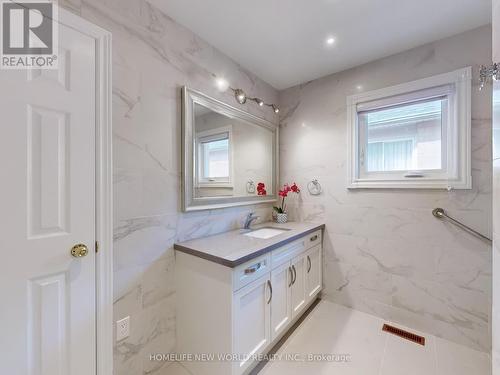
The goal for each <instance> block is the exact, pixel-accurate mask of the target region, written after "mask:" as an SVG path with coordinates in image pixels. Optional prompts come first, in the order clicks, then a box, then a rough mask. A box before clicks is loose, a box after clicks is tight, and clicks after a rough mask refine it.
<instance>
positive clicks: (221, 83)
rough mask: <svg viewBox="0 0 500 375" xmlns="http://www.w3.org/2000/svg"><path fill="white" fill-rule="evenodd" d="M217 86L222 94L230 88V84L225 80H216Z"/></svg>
mask: <svg viewBox="0 0 500 375" xmlns="http://www.w3.org/2000/svg"><path fill="white" fill-rule="evenodd" d="M215 85H216V86H217V89H218V90H219V91H221V92H224V91H226V90H227V89H228V88H229V82H228V81H226V80H225V79H224V78H217V79H216V80H215Z"/></svg>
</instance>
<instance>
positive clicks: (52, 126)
mask: <svg viewBox="0 0 500 375" xmlns="http://www.w3.org/2000/svg"><path fill="white" fill-rule="evenodd" d="M59 38H60V54H59V69H58V70H54V71H51V70H31V71H24V70H1V71H0V103H1V104H0V106H1V114H2V122H1V126H0V163H1V168H0V171H1V172H0V173H1V174H2V179H1V181H2V184H1V186H0V207H1V208H2V212H1V216H0V228H1V235H0V251H1V254H2V263H1V264H2V265H1V266H0V267H1V272H0V298H1V301H2V306H1V308H0V332H1V334H0V358H1V360H0V373H1V374H12V375H14V374H15V375H92V374H95V371H96V370H95V369H96V358H95V356H96V353H95V350H96V339H95V337H96V332H95V331H96V324H95V277H94V273H95V249H94V242H95V212H94V211H95V209H94V207H95V197H94V190H95V182H94V178H95V177H94V176H95V161H94V158H95V156H94V155H95V79H96V75H95V41H94V39H92V38H90V37H88V36H86V35H84V34H81V33H79V32H77V31H75V30H73V29H71V28H68V27H65V26H63V25H60V27H59ZM76 244H84V245H86V246H87V247H88V254H87V255H86V256H85V257H81V258H76V257H73V256H72V255H71V254H70V250H71V248H72V247H73V246H74V245H76Z"/></svg>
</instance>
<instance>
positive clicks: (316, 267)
mask: <svg viewBox="0 0 500 375" xmlns="http://www.w3.org/2000/svg"><path fill="white" fill-rule="evenodd" d="M321 268H322V264H321V245H317V246H315V247H313V248H312V249H310V250H308V251H307V253H306V299H307V302H310V301H311V300H312V299H313V298H314V297H315V296H316V295H317V294H318V292H319V291H320V290H321V272H322V269H321Z"/></svg>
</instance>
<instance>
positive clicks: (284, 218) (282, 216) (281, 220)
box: [274, 212, 288, 224]
mask: <svg viewBox="0 0 500 375" xmlns="http://www.w3.org/2000/svg"><path fill="white" fill-rule="evenodd" d="M274 220H276V222H277V223H278V224H283V223H286V222H287V221H288V214H287V213H286V212H285V213H284V214H278V213H277V214H276V216H275V217H274Z"/></svg>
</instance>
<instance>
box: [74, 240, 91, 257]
mask: <svg viewBox="0 0 500 375" xmlns="http://www.w3.org/2000/svg"><path fill="white" fill-rule="evenodd" d="M88 253H89V249H88V248H87V246H85V245H84V244H82V243H79V244H78V245H75V246H73V247H72V248H71V255H72V256H74V257H75V258H83V257H85V256H87V254H88Z"/></svg>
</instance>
